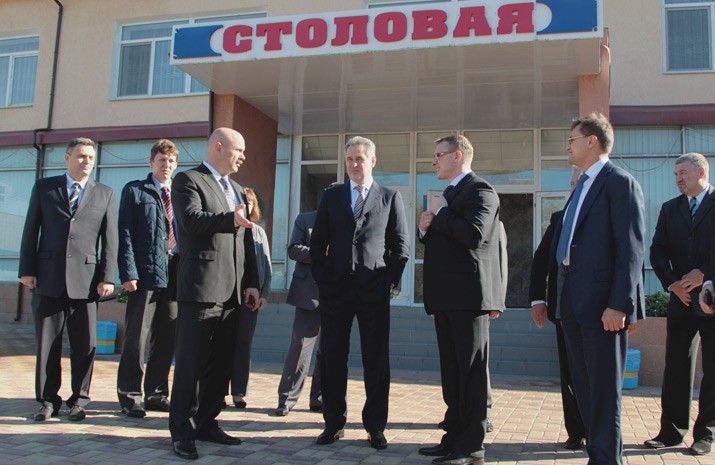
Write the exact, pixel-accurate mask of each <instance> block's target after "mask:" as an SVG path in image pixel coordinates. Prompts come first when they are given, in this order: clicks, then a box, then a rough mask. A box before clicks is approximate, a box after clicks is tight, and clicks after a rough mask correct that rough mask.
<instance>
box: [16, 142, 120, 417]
mask: <svg viewBox="0 0 715 465" xmlns="http://www.w3.org/2000/svg"><path fill="white" fill-rule="evenodd" d="M94 160H95V150H94V142H93V141H92V140H90V139H87V138H84V137H80V138H77V139H72V140H71V141H70V142H69V144H68V145H67V152H66V153H65V162H66V163H67V173H65V174H62V175H60V176H53V177H49V178H43V179H40V180H38V181H37V183H36V184H35V186H34V187H33V188H32V195H31V196H30V205H29V207H28V208H27V218H26V219H25V229H24V230H23V232H22V245H21V246H20V273H19V274H20V281H21V282H22V284H24V285H25V286H27V287H28V288H29V289H32V315H33V317H34V319H35V335H36V338H37V371H36V378H35V390H36V392H35V393H36V398H37V402H39V403H40V410H39V411H38V412H37V413H36V414H35V417H34V418H35V420H36V421H44V420H47V419H48V418H50V417H56V416H57V415H58V414H59V411H60V406H61V405H62V398H61V397H60V395H59V389H60V385H61V384H62V372H61V363H60V362H61V355H62V333H63V331H64V328H65V326H66V327H67V336H68V337H69V343H70V349H71V350H70V362H71V365H72V395H71V396H70V397H69V399H67V406H68V407H70V412H69V419H70V420H72V421H81V420H84V418H85V417H86V414H85V411H84V409H85V407H86V406H87V404H89V400H90V399H89V387H90V382H91V381H92V368H93V366H94V354H95V351H96V346H97V300H98V299H99V298H100V297H105V296H107V295H109V294H111V293H112V291H113V290H114V274H115V264H116V260H117V204H116V199H115V196H114V191H113V190H112V189H111V188H109V187H108V186H105V185H104V184H100V183H98V182H95V181H94V180H92V179H91V178H90V174H91V173H92V169H93V168H94Z"/></svg>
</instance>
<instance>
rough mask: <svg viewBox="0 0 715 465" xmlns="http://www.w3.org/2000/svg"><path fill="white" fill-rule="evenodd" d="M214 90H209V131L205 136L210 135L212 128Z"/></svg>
mask: <svg viewBox="0 0 715 465" xmlns="http://www.w3.org/2000/svg"><path fill="white" fill-rule="evenodd" d="M214 96H215V95H214V91H212V90H210V91H209V133H208V134H207V135H206V137H211V133H212V132H213V130H214Z"/></svg>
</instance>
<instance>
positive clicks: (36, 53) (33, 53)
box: [0, 34, 40, 108]
mask: <svg viewBox="0 0 715 465" xmlns="http://www.w3.org/2000/svg"><path fill="white" fill-rule="evenodd" d="M35 38H36V39H37V49H35V50H26V51H23V52H8V53H1V52H0V58H4V57H7V58H8V59H9V63H8V69H7V86H6V87H5V89H0V92H4V93H5V104H4V105H2V104H0V108H22V107H32V106H34V105H35V93H36V90H37V89H36V86H37V67H38V65H39V61H40V58H39V57H40V36H39V35H36V34H31V35H23V36H13V37H3V38H0V42H4V41H10V40H18V39H35ZM31 57H35V58H36V62H35V75H34V76H33V77H32V101H30V102H23V103H17V104H11V103H10V102H11V101H12V88H13V80H14V77H15V73H14V70H15V61H16V60H17V59H18V58H31Z"/></svg>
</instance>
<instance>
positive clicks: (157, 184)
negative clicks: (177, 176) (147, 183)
mask: <svg viewBox="0 0 715 465" xmlns="http://www.w3.org/2000/svg"><path fill="white" fill-rule="evenodd" d="M151 180H152V181H153V182H154V186H155V187H156V188H157V189H159V191H161V189H162V188H163V187H166V188H168V189H169V190H171V179H169V180H168V181H166V184H162V183H161V182H160V181H159V180H158V179H156V177H155V176H154V175H153V174H152V175H151Z"/></svg>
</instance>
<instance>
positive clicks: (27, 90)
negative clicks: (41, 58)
mask: <svg viewBox="0 0 715 465" xmlns="http://www.w3.org/2000/svg"><path fill="white" fill-rule="evenodd" d="M39 45H40V38H39V37H18V38H13V39H3V40H0V108H5V107H18V106H27V105H32V103H33V102H34V101H35V76H36V75H37V51H38V49H39Z"/></svg>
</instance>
